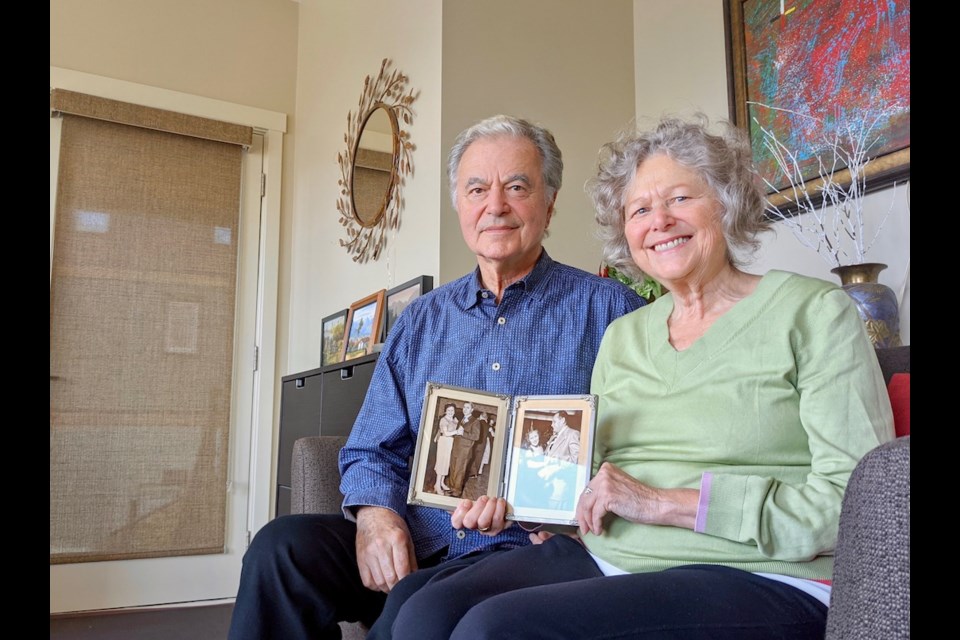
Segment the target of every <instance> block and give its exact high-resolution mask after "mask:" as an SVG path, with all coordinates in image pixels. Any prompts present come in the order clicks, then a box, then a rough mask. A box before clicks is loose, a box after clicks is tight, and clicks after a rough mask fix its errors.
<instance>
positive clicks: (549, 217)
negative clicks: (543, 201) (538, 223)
mask: <svg viewBox="0 0 960 640" xmlns="http://www.w3.org/2000/svg"><path fill="white" fill-rule="evenodd" d="M558 195H560V192H559V191H557V192H556V193H554V194H553V197H552V198H550V203H549V204H548V205H547V224H546V226H544V230H547V229H549V228H550V223H551V222H553V212H554V207H556V204H557V196H558Z"/></svg>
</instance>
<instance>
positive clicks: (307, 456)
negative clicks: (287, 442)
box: [290, 436, 347, 513]
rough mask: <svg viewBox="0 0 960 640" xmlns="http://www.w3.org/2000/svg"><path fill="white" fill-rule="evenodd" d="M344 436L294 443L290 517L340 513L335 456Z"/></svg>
mask: <svg viewBox="0 0 960 640" xmlns="http://www.w3.org/2000/svg"><path fill="white" fill-rule="evenodd" d="M346 441H347V437H346V436H309V437H306V438H299V439H298V440H297V441H296V442H294V443H293V461H292V470H293V479H292V482H293V486H292V487H291V489H292V492H291V493H292V497H291V504H290V512H291V513H340V505H341V504H342V503H343V495H342V494H341V493H340V469H339V466H338V464H337V455H338V454H339V453H340V449H342V448H343V445H344V443H346Z"/></svg>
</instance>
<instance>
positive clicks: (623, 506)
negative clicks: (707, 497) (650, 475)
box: [577, 462, 700, 535]
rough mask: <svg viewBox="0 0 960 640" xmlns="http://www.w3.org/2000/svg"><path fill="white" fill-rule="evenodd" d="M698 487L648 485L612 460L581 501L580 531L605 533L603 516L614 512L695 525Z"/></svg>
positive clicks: (663, 522)
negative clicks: (677, 487)
mask: <svg viewBox="0 0 960 640" xmlns="http://www.w3.org/2000/svg"><path fill="white" fill-rule="evenodd" d="M699 499H700V491H699V490H697V489H658V488H656V487H651V486H649V485H646V484H644V483H642V482H640V481H639V480H637V479H636V478H634V477H632V476H630V475H629V474H627V473H625V472H624V471H622V470H621V469H620V468H619V467H617V466H616V465H614V464H612V463H610V462H604V463H603V464H602V465H601V466H600V469H599V471H597V475H595V476H594V477H593V479H592V480H590V484H589V485H587V488H586V489H585V490H584V492H583V493H582V494H580V499H579V500H578V501H577V522H579V523H580V533H581V534H582V533H594V534H596V535H601V534H602V533H603V517H604V516H606V515H607V514H608V513H613V514H615V515H618V516H620V517H621V518H623V519H625V520H628V521H630V522H639V523H642V524H659V525H670V526H674V527H683V528H686V529H693V526H694V524H695V522H696V519H697V503H698V501H699Z"/></svg>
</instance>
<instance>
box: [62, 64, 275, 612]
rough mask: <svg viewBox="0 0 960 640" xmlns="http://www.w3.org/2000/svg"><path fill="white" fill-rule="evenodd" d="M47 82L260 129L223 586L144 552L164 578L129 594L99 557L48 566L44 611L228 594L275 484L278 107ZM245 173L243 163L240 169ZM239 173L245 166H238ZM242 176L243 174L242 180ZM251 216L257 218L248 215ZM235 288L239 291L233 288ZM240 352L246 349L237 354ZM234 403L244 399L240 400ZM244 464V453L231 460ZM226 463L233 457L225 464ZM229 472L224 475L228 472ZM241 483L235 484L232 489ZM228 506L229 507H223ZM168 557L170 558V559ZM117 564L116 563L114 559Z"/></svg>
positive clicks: (124, 580)
mask: <svg viewBox="0 0 960 640" xmlns="http://www.w3.org/2000/svg"><path fill="white" fill-rule="evenodd" d="M50 89H51V90H53V89H67V90H70V91H78V92H82V93H87V94H90V95H95V96H100V97H103V98H110V99H113V100H119V101H122V102H130V103H134V104H139V105H143V106H147V107H153V108H157V109H166V110H170V111H176V112H179V113H184V114H188V115H194V116H199V117H204V118H212V119H216V120H221V121H224V122H231V123H234V124H240V125H245V126H250V127H253V129H254V132H255V133H256V134H258V136H262V140H263V150H262V171H263V174H264V177H263V193H262V198H261V202H260V211H259V223H260V233H259V243H260V244H259V248H258V249H259V263H258V264H257V266H256V268H257V272H258V282H257V285H256V288H257V292H258V295H259V299H260V302H259V305H258V308H257V318H256V327H255V328H254V329H253V333H254V334H255V335H254V344H252V345H249V350H247V347H245V346H241V347H239V350H238V351H237V353H236V357H237V358H238V359H239V362H249V363H250V366H251V367H252V366H253V363H254V348H255V347H256V349H257V351H258V357H257V360H256V361H257V369H256V370H255V371H254V373H253V376H254V380H253V389H254V393H253V398H250V399H249V405H248V406H243V407H242V408H240V410H239V411H240V413H241V414H247V415H249V417H250V420H251V424H252V427H251V437H250V442H249V443H239V444H238V446H237V447H236V451H237V452H238V455H239V456H240V457H242V458H248V459H249V462H248V464H249V481H248V483H247V486H245V487H242V489H243V491H244V492H245V493H247V495H248V503H247V505H246V512H247V531H245V532H234V533H235V534H238V535H230V532H228V538H227V544H228V546H232V547H236V546H239V545H242V547H243V548H239V549H237V548H232V549H228V551H230V552H231V553H230V555H231V560H230V562H229V563H226V564H227V565H228V566H224V567H222V571H223V575H222V578H223V579H222V580H221V583H223V584H225V585H226V586H223V587H220V588H218V590H217V591H215V592H211V591H209V590H206V591H205V590H203V589H198V588H194V586H193V585H195V584H196V583H197V582H198V581H196V580H195V576H191V575H190V573H189V572H188V571H189V570H186V571H184V570H181V568H183V569H186V568H187V566H188V564H189V560H190V559H189V557H184V558H173V559H145V560H141V561H126V562H127V563H130V562H136V563H139V565H136V566H143V567H146V566H148V565H155V564H159V563H158V562H155V561H156V560H166V561H167V562H168V564H169V565H170V566H171V570H170V572H169V578H168V579H167V580H166V583H167V584H166V586H165V587H164V589H157V590H155V591H154V592H153V593H147V594H143V593H141V594H138V595H133V594H131V592H132V591H135V589H132V588H131V587H132V586H133V585H135V584H136V583H137V582H138V581H137V580H136V578H135V576H133V575H132V573H133V572H134V571H127V570H126V569H121V570H118V571H116V572H112V573H111V575H110V580H111V581H116V582H117V583H115V584H105V583H103V580H104V579H103V577H102V575H103V573H104V572H103V571H102V570H98V569H102V567H100V568H98V567H96V566H95V565H104V564H105V563H77V564H71V565H51V566H50V613H60V612H66V611H85V610H91V609H103V608H116V607H131V606H146V605H156V604H170V603H174V602H177V603H183V602H193V601H198V600H208V599H223V598H231V597H233V596H234V595H236V588H237V585H238V582H239V571H240V566H239V565H240V562H239V558H240V556H242V553H243V551H244V550H245V548H246V544H247V541H248V540H249V538H250V537H252V535H253V534H254V533H256V532H257V531H258V530H259V529H260V527H262V526H263V525H264V524H266V522H267V521H268V520H269V519H270V507H271V500H272V493H273V492H272V487H273V486H274V478H273V476H274V474H275V470H274V468H273V467H274V465H273V461H274V458H275V454H274V451H275V449H276V443H275V442H274V440H275V437H274V428H273V422H274V406H275V398H276V395H277V386H278V385H277V374H276V353H277V346H276V334H277V292H278V284H279V254H280V184H281V166H282V158H283V134H284V132H285V131H286V126H287V125H286V120H287V117H286V115H285V114H282V113H277V112H274V111H266V110H264V109H258V108H255V107H247V106H243V105H237V104H233V103H229V102H223V101H220V100H213V99H210V98H204V97H200V96H194V95H190V94H185V93H179V92H176V91H169V90H165V89H158V88H156V87H150V86H147V85H141V84H136V83H131V82H125V81H120V80H114V79H112V78H105V77H103V76H96V75H92V74H87V73H82V72H78V71H73V70H70V69H63V68H59V67H50ZM59 126H60V122H59V119H52V122H51V148H50V275H51V277H52V274H53V243H54V237H53V230H54V223H55V215H56V191H57V167H58V166H59V146H58V145H55V144H54V143H53V140H54V139H57V140H59V135H56V134H57V133H58V128H59ZM245 172H246V169H245ZM245 176H246V173H245ZM247 179H248V178H247V177H245V180H247ZM253 219H256V216H254V218H253ZM238 295H240V292H239V291H238ZM244 351H246V353H244ZM240 402H246V400H244V399H240ZM237 463H238V464H243V463H244V460H238V461H237ZM231 466H233V463H231ZM234 475H235V474H234V472H233V471H231V481H232V479H233V477H234ZM238 489H240V488H238ZM228 508H230V507H229V506H228ZM171 561H172V562H171ZM116 566H117V567H119V566H120V565H116Z"/></svg>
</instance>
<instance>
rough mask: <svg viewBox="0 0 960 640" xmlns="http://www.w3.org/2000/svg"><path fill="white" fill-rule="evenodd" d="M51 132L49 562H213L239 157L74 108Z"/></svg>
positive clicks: (228, 377) (224, 442)
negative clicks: (55, 158) (55, 161)
mask: <svg viewBox="0 0 960 640" xmlns="http://www.w3.org/2000/svg"><path fill="white" fill-rule="evenodd" d="M75 95H76V94H75ZM108 102H110V101H108ZM89 104H90V105H96V104H98V100H96V99H95V100H92V101H90V102H89ZM106 106H107V107H109V108H110V109H114V108H115V111H110V113H113V114H114V115H115V114H117V113H119V114H121V115H123V114H127V115H129V114H130V113H133V114H136V113H137V112H138V111H142V113H141V114H140V115H144V114H150V113H153V112H156V111H157V110H140V109H139V108H134V109H132V110H130V111H129V113H128V112H127V111H126V107H123V108H119V107H117V103H113V104H108V105H106ZM171 115H173V116H176V114H171ZM176 119H177V118H175V120H176ZM198 120H201V119H196V118H192V117H189V116H188V117H184V120H183V122H194V123H196V121H198ZM208 122H209V121H208ZM61 130H62V131H61V143H60V154H59V167H58V185H57V200H56V220H55V223H54V224H55V233H54V249H53V259H52V274H51V285H50V289H51V294H50V563H51V564H65V563H76V562H96V561H105V560H128V559H134V558H154V557H167V556H171V557H172V556H183V555H200V554H219V553H223V552H224V548H225V540H226V531H227V528H226V527H227V501H228V482H230V478H229V473H228V472H229V468H228V464H229V452H230V442H231V438H232V436H231V433H230V432H231V428H232V426H231V394H232V389H233V370H234V357H233V353H234V348H235V345H234V332H235V321H236V317H235V313H236V287H237V265H238V251H239V246H240V239H239V238H240V233H241V228H240V211H241V186H242V175H243V159H244V155H245V154H244V151H243V149H242V148H241V146H240V145H239V144H235V143H234V144H231V143H225V142H222V141H214V140H210V139H203V138H201V137H197V136H193V135H182V134H179V133H173V132H169V131H160V130H157V128H154V127H143V126H135V125H130V124H125V123H119V122H113V121H110V119H107V118H103V119H101V118H97V117H85V116H81V115H76V114H72V113H64V114H63V115H62V127H61ZM248 232H250V233H254V234H255V233H257V232H258V231H257V230H256V229H251V230H250V231H248ZM246 402H249V400H246Z"/></svg>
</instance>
